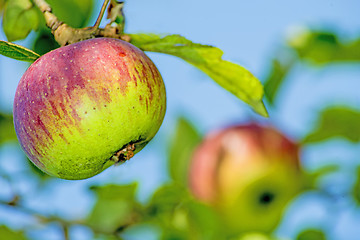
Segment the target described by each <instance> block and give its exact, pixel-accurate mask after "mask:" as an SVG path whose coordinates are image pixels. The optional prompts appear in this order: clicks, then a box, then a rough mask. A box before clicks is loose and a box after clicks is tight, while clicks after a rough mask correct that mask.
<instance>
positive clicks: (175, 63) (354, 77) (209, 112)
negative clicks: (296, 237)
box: [0, 0, 360, 240]
mask: <svg viewBox="0 0 360 240" xmlns="http://www.w3.org/2000/svg"><path fill="white" fill-rule="evenodd" d="M97 2H98V3H97V5H98V6H97V7H98V9H99V5H100V3H99V2H101V1H97ZM359 9H360V1H358V0H317V1H311V0H306V1H289V0H274V1H264V0H263V1H260V0H252V1H243V0H224V1H206V0H183V1H171V0H153V1H143V0H142V1H140V0H132V1H126V3H125V14H126V17H127V26H126V31H127V32H129V33H137V32H145V33H147V32H153V33H177V34H181V35H183V36H185V37H187V38H188V39H190V40H192V41H194V42H198V43H203V44H210V45H214V46H216V47H219V48H221V49H222V50H223V51H224V58H225V59H226V60H231V61H233V62H236V63H238V64H241V65H242V66H244V67H246V68H247V69H249V70H250V71H251V72H252V73H253V74H254V75H255V76H257V77H258V78H259V79H260V80H263V79H264V78H265V77H266V74H267V73H268V71H269V67H270V63H271V60H272V59H273V58H274V57H275V56H276V51H277V50H278V49H279V48H280V47H281V46H282V44H283V43H284V40H285V39H286V38H287V37H288V36H289V35H291V33H293V32H294V31H296V30H297V29H301V28H315V29H324V28H325V29H333V30H336V31H338V32H339V33H341V37H342V38H343V39H345V40H347V39H352V38H354V37H358V36H360V17H359ZM32 36H34V35H32ZM0 39H1V40H5V36H4V34H3V32H0ZM27 42H28V41H25V42H20V43H21V44H24V45H26V44H27ZM148 55H149V56H150V57H151V58H152V59H153V61H154V62H155V64H156V65H157V66H158V68H159V70H160V72H161V74H162V76H163V78H164V81H165V84H166V89H167V95H168V107H167V114H166V117H165V121H164V123H163V126H162V127H161V129H160V131H159V133H158V135H157V136H156V138H155V139H154V141H153V142H152V143H151V144H149V146H148V147H146V148H145V149H144V150H143V151H142V152H141V153H139V154H138V155H137V156H135V157H134V158H133V159H132V160H131V161H130V162H129V163H127V164H126V165H125V166H121V167H118V168H110V169H109V170H107V171H105V173H103V174H100V175H99V176H97V177H95V178H93V179H91V180H89V181H88V182H84V181H80V182H75V183H71V184H70V183H69V182H67V181H60V182H59V183H57V184H56V188H55V189H56V190H53V191H54V192H53V194H52V196H54V195H55V196H59V198H56V199H58V200H57V201H55V202H53V206H52V209H49V207H48V208H47V207H46V206H43V204H41V203H42V202H43V201H44V199H47V197H46V196H42V195H40V196H37V197H35V198H33V200H32V202H31V203H30V206H32V207H34V208H39V209H41V210H43V211H50V210H54V209H55V210H54V211H56V212H61V214H65V215H67V214H69V216H70V217H72V216H73V215H74V214H75V215H76V214H80V215H81V214H85V213H86V211H87V209H88V207H90V206H91V204H92V200H91V197H89V196H88V193H87V192H86V191H85V190H84V188H85V187H86V186H88V185H91V184H93V183H98V182H103V181H116V182H131V181H134V180H139V181H140V183H141V184H140V190H141V194H140V198H141V199H143V200H145V199H146V198H147V197H148V196H149V194H151V192H152V191H153V190H154V189H155V188H156V187H157V186H158V185H159V184H160V183H162V182H164V181H166V179H167V176H166V174H165V173H164V172H165V167H164V165H165V164H164V163H165V158H166V143H167V139H168V138H169V137H170V136H171V133H172V132H173V130H174V127H175V123H176V119H177V117H178V116H179V115H182V114H184V115H186V116H188V117H189V118H190V120H191V121H192V122H193V123H194V124H195V125H196V126H197V127H198V129H199V130H200V131H201V132H202V133H206V132H208V131H210V130H212V129H216V128H221V127H223V126H226V125H229V124H233V123H236V122H241V121H246V120H248V119H252V118H257V116H255V115H254V114H253V113H252V112H251V110H250V109H249V107H247V106H246V105H245V104H243V103H242V102H240V101H239V100H238V99H236V98H235V97H234V96H232V95H231V94H230V93H228V92H226V91H225V90H223V89H221V88H220V87H219V86H218V85H217V84H216V83H214V82H213V81H212V80H211V79H209V78H208V77H207V76H206V75H205V74H203V73H201V72H199V71H198V70H197V69H195V68H193V67H192V66H190V65H188V64H187V63H185V62H183V61H182V60H180V59H177V58H175V57H172V56H166V55H162V54H156V53H149V54H148ZM26 67H27V64H26V63H21V62H17V61H14V60H11V59H8V58H5V57H3V56H0V109H2V110H6V111H11V109H12V101H13V97H14V94H15V89H16V86H17V83H18V81H19V80H20V78H21V76H22V74H23V73H24V71H25V70H26ZM359 80H360V67H359V65H358V64H347V65H345V64H341V65H331V66H328V67H325V68H321V69H320V68H314V67H311V66H308V65H306V64H300V65H298V66H296V68H295V69H294V71H293V72H292V73H291V75H290V76H289V79H288V81H287V83H286V84H285V85H284V86H283V88H282V89H281V91H280V95H279V98H278V101H277V103H278V104H277V107H276V109H272V110H271V111H270V114H271V119H270V121H271V122H272V123H273V124H275V125H276V126H278V127H279V128H281V129H282V130H284V131H285V132H287V133H288V134H289V135H291V136H293V137H295V138H297V137H301V136H303V135H304V134H306V133H307V132H308V131H310V130H311V127H312V124H313V121H314V120H316V116H317V113H318V111H320V110H321V109H323V108H324V107H325V106H330V105H334V104H344V105H348V106H351V107H353V108H357V109H360V94H359V89H360V81H359ZM334 146H336V148H334ZM16 152H18V149H17V148H15V147H11V146H7V147H5V148H3V149H0V157H1V158H3V159H11V162H12V163H13V164H21V161H22V160H21V159H19V157H16ZM324 152H325V154H322V153H324ZM358 152H359V146H357V145H353V144H348V143H344V142H341V141H340V142H339V141H335V142H330V143H328V144H325V145H324V146H315V147H312V148H310V149H306V150H305V151H304V164H305V165H306V167H308V168H310V169H313V168H316V167H317V166H319V165H321V164H324V161H327V160H329V159H330V158H331V159H334V158H336V159H341V158H343V160H341V161H343V162H344V163H345V165H346V166H347V167H348V168H351V167H352V166H353V165H354V161H359V157H358V155H357V153H358ZM14 153H15V157H14V156H13V155H14ZM344 156H345V157H344ZM336 159H335V160H334V161H336ZM346 159H350V160H346ZM14 171H17V170H14ZM335 177H339V178H340V179H342V178H341V176H335ZM350 180H351V179H350ZM0 185H1V184H0ZM0 189H1V188H0ZM1 191H2V190H0V192H1ZM69 192H70V193H71V194H76V196H78V199H80V200H79V202H78V203H71V199H67V198H66V197H64V196H67V195H69ZM44 194H45V193H44ZM45 195H46V194H45ZM308 199H309V198H308V196H305V197H303V198H301V199H299V201H298V202H299V203H296V204H295V205H294V206H295V207H292V208H291V209H290V210H291V211H290V212H291V213H293V214H299V215H297V216H298V217H297V218H295V220H289V222H288V225H286V224H285V225H282V226H281V227H280V229H279V232H280V234H284V235H285V236H287V235H291V234H294V233H293V232H295V231H296V226H298V225H297V223H298V222H306V221H309V220H310V219H313V220H314V219H316V221H315V222H316V224H320V225H321V224H322V221H325V220H324V219H326V218H327V217H329V215H327V214H328V213H327V210H326V204H322V202H321V201H322V200H321V199H320V200H319V199H318V198H316V199H318V201H313V199H314V198H310V199H312V200H311V201H310V200H308ZM66 203H68V205H67V206H69V204H70V205H71V204H73V205H72V208H68V207H67V206H66ZM64 204H65V205H64ZM299 208H301V209H303V211H302V214H300V213H298V212H299V211H298V209H299ZM74 209H76V211H75V212H74ZM349 209H351V208H349ZM0 211H1V210H0ZM312 213H316V214H315V215H316V216H315V217H314V218H312V217H313V216H312V215H314V214H312ZM359 214H360V213H359V210H357V211H350V210H349V211H346V212H345V213H344V214H343V215H341V216H339V218H340V219H341V220H342V222H341V223H340V224H339V226H338V227H337V229H334V230H333V234H334V239H340V240H342V239H344V240H353V239H354V240H355V238H354V236H356V235H355V234H357V236H358V235H360V232H359V231H360V230H356V228H355V225H353V224H355V223H358V224H360V217H359ZM289 218H291V217H289ZM0 220H1V217H0ZM3 220H4V219H3ZM310 222H311V221H310ZM0 223H1V221H0ZM294 229H295V230H294ZM52 239H57V238H56V236H54V238H52ZM84 239H86V238H84ZM134 239H135V238H134Z"/></svg>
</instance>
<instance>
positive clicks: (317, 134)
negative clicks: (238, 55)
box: [0, 0, 360, 240]
mask: <svg viewBox="0 0 360 240" xmlns="http://www.w3.org/2000/svg"><path fill="white" fill-rule="evenodd" d="M127 4H129V5H130V1H126V2H123V1H117V0H104V1H101V3H97V2H96V1H93V0H76V1H71V0H64V1H56V0H0V13H1V19H2V31H3V33H4V39H0V54H1V55H3V56H4V58H2V59H5V57H6V59H12V60H11V61H12V63H13V64H15V63H16V64H17V63H18V62H20V61H21V62H24V63H25V64H26V68H27V70H26V71H25V70H24V72H22V74H21V75H22V77H21V78H19V79H18V86H17V89H16V91H15V92H14V93H13V96H14V103H13V107H12V113H11V112H6V111H5V110H2V109H1V108H0V144H1V147H0V164H1V165H0V166H1V167H0V178H1V179H0V180H1V181H0V189H4V190H0V193H1V194H0V205H1V208H0V213H1V214H0V215H2V216H3V217H0V225H1V226H0V238H1V239H2V238H4V239H14V240H17V239H65V240H67V239H99V240H100V239H104V240H105V239H106V240H110V239H164V240H165V239H168V240H170V239H208V240H211V239H239V240H259V239H268V240H281V239H297V240H311V239H340V238H339V237H337V236H338V235H339V234H338V233H335V232H333V231H334V229H335V228H336V226H338V225H339V224H344V223H343V222H341V216H343V214H345V213H346V212H348V211H351V210H353V209H354V211H355V210H356V211H359V209H360V207H359V203H360V171H359V169H360V167H359V165H360V164H359V162H358V160H353V159H351V158H352V157H351V156H352V155H351V154H353V152H354V151H352V149H350V148H345V149H341V146H340V147H339V145H341V144H350V145H351V144H354V145H358V143H359V141H360V130H359V128H358V126H357V123H358V122H359V119H360V111H359V110H358V109H356V108H353V107H351V106H348V105H347V104H334V103H332V104H327V105H326V106H325V108H323V109H322V110H318V111H315V110H314V111H313V110H312V112H313V114H312V116H313V118H314V119H313V123H312V124H309V126H307V127H306V128H303V130H304V131H303V132H301V133H300V134H299V133H296V132H295V130H294V129H292V128H288V129H286V128H284V127H282V126H281V120H279V119H280V118H281V117H283V116H282V113H281V111H280V110H279V108H280V107H279V106H281V104H283V103H284V102H287V100H286V99H285V98H284V89H286V87H288V86H289V85H291V83H292V81H290V80H289V79H290V78H291V76H292V75H294V72H295V73H296V72H297V73H298V72H299V71H297V69H299V68H300V69H301V72H307V71H308V72H311V71H312V70H313V69H326V68H329V67H331V66H336V65H344V66H350V67H351V66H356V67H358V64H359V60H360V41H359V38H355V39H350V40H349V39H345V40H344V39H342V38H341V37H340V36H341V34H340V32H336V31H326V30H322V29H312V28H305V29H302V30H301V31H297V32H296V33H294V34H292V35H291V36H290V37H289V38H288V39H287V40H286V41H284V42H283V43H282V45H281V46H280V47H278V49H277V50H276V53H275V54H274V56H272V58H273V59H272V62H271V64H270V67H269V69H267V74H265V76H264V77H263V78H262V81H260V80H259V79H258V78H257V77H256V75H255V74H253V73H252V72H251V71H250V70H248V68H246V67H243V66H242V65H239V64H236V63H234V62H232V61H228V60H225V58H224V57H223V54H224V52H223V51H222V50H220V48H217V47H214V46H212V45H207V44H213V43H212V42H211V41H207V39H202V40H200V41H201V42H205V43H206V44H200V43H195V42H193V41H191V40H189V39H188V38H186V37H184V36H183V35H182V33H181V32H180V33H170V34H158V33H157V34H155V33H133V32H128V31H127V26H128V24H130V23H131V21H132V19H131V18H126V12H127V6H128V5H127ZM144 6H145V5H144ZM138 7H141V6H138ZM133 11H134V10H133ZM184 14H185V13H184ZM185 15H186V14H185ZM105 17H106V19H104V18H105ZM139 17H140V16H139ZM91 21H94V24H93V25H91V26H89V25H90V22H91ZM144 21H146V19H144ZM164 21H165V20H164ZM231 24H232V23H231ZM213 31H214V32H216V31H217V30H216V29H213ZM153 53H161V54H162V55H165V56H173V57H175V58H177V59H179V61H180V62H181V63H179V64H183V63H186V64H190V65H191V66H192V67H193V68H194V69H197V70H196V71H197V72H196V73H197V74H198V73H201V74H204V76H206V77H205V78H206V80H207V82H209V84H213V83H214V86H216V87H217V88H219V89H223V90H224V92H226V93H229V95H231V97H232V98H233V99H234V101H235V102H236V104H237V103H239V104H240V107H241V109H245V111H247V112H246V113H245V114H244V115H246V116H247V117H246V119H244V120H241V121H240V120H238V119H237V120H236V121H234V120H230V119H228V120H227V121H225V122H224V121H223V122H222V123H221V125H217V126H216V127H212V128H207V129H205V130H204V127H203V126H202V123H196V120H191V119H192V116H191V114H189V113H188V114H184V113H183V114H177V118H176V121H174V123H173V124H172V125H171V124H169V123H168V122H167V121H166V114H167V113H166V112H169V111H170V112H171V111H173V110H172V109H171V107H173V106H174V104H169V99H170V103H171V96H170V93H169V91H167V90H166V89H167V88H171V85H172V84H175V83H173V82H172V81H171V80H170V79H167V78H166V77H168V74H163V73H162V69H161V68H158V67H157V59H156V58H154V57H153V56H155V55H153ZM225 54H226V52H225ZM244 58H246V56H244ZM0 60H1V59H0ZM4 70H5V69H4ZM1 74H3V73H1ZM175 74H176V73H175ZM178 74H179V73H178ZM357 74H358V72H357ZM2 76H4V75H2ZM201 76H202V77H204V76H203V75H201ZM357 76H358V75H357ZM0 80H1V81H3V79H0ZM4 81H6V80H4ZM195 81H196V80H194V82H195ZM211 81H213V82H211ZM165 86H166V88H165ZM206 86H208V85H206ZM354 87H355V88H356V86H354ZM187 88H189V89H191V88H192V86H187ZM307 88H308V89H309V90H311V88H312V86H307ZM335 88H336V87H335ZM326 90H327V89H324V91H326ZM201 91H202V94H204V93H206V92H208V91H209V90H208V88H203V89H201ZM171 93H173V92H171ZM307 93H308V92H305V93H304V92H302V95H301V97H302V98H301V99H297V101H298V102H302V101H306V98H307V96H306V94H307ZM178 94H179V95H181V94H182V95H181V96H182V97H183V98H186V97H187V96H186V95H185V96H184V94H183V93H180V92H179V93H178ZM285 96H286V94H285ZM288 97H289V98H290V96H288ZM211 98H213V99H217V98H221V96H217V95H212V96H211ZM197 101H198V102H192V103H191V104H192V105H196V104H200V98H199V100H197ZM241 104H242V105H241ZM203 107H204V108H208V109H211V110H210V111H211V113H212V115H220V114H221V113H222V112H221V111H220V110H219V109H217V108H215V107H213V106H207V107H206V106H203ZM222 107H223V108H231V106H222ZM234 111H235V109H234ZM164 117H165V120H164ZM164 125H165V126H164ZM159 128H160V131H159ZM161 129H166V131H163V132H161ZM158 131H159V132H158ZM165 132H166V134H165ZM334 139H335V140H334ZM339 139H340V140H339ZM336 140H338V141H340V143H339V142H336ZM154 141H155V142H156V144H154V143H153V142H154ZM334 141H335V143H334ZM324 144H325V145H326V144H330V147H329V146H328V147H327V148H326V147H325V148H324V147H323V146H322V145H324ZM159 146H161V147H159ZM164 146H165V147H164ZM164 148H166V150H164ZM355 148H356V147H355ZM149 149H152V151H154V152H156V153H157V154H156V158H160V159H161V158H162V156H164V157H163V158H164V159H165V160H164V161H163V162H161V164H159V165H161V168H162V169H163V175H165V176H166V179H164V180H163V181H162V182H161V184H158V185H157V186H156V188H153V189H152V191H151V193H149V194H148V196H147V198H146V199H143V198H141V197H139V196H142V194H141V193H142V192H144V189H143V188H142V186H143V185H144V184H145V185H146V181H145V183H144V182H143V183H141V182H139V181H125V182H124V181H119V176H118V174H119V173H122V174H124V173H126V174H130V176H131V175H133V174H135V172H140V174H141V175H146V176H148V177H149V178H148V179H153V178H157V177H158V176H157V175H158V173H157V172H154V171H152V168H151V167H150V164H151V162H150V164H149V163H146V161H148V160H149V159H147V158H146V156H150V155H149V154H148V155H146V154H143V152H144V151H150V150H149ZM309 149H310V150H309ZM324 149H325V151H329V152H330V153H331V150H333V151H339V152H341V153H344V154H338V155H336V154H335V156H336V157H339V156H340V158H341V159H340V160H338V161H334V160H332V159H329V158H330V157H331V155H330V156H328V155H327V154H326V153H324ZM329 149H331V150H329ZM357 150H358V148H357ZM2 152H4V153H3V154H2ZM309 152H311V153H312V154H318V156H319V157H318V159H320V160H321V161H322V162H323V163H322V164H317V165H316V164H315V165H316V166H317V167H316V168H313V169H311V168H309V166H308V165H307V161H309V160H308V158H309ZM307 154H308V155H307ZM14 155H15V156H14ZM135 155H136V157H135ZM348 156H350V157H348ZM15 158H16V159H17V160H13V159H15ZM348 158H349V160H348ZM357 158H358V156H357ZM12 161H14V162H16V167H15V168H14V167H13V166H14V164H13V165H12V164H11V162H12ZM345 161H347V164H344V162H345ZM132 162H139V164H138V166H136V168H135V167H133V168H132V167H131V166H130V164H131V163H132ZM147 164H148V165H147ZM119 169H120V170H119ZM345 177H346V178H351V179H352V181H351V179H350V181H344V179H345ZM64 179H66V180H64ZM79 180H81V181H79ZM334 186H335V187H334ZM341 186H342V187H341ZM79 192H80V193H79ZM306 196H312V198H310V201H311V200H312V199H316V200H317V201H318V202H320V203H321V204H324V205H326V206H329V209H331V213H329V214H328V216H330V218H331V219H332V221H326V220H327V219H325V217H324V219H323V222H321V224H316V223H302V224H300V223H298V224H295V225H296V226H295V227H293V231H292V232H289V231H284V230H283V229H284V228H287V227H289V226H290V225H291V224H290V223H289V222H292V223H294V222H295V223H296V217H297V216H298V215H301V208H302V207H304V205H305V203H304V202H303V203H302V205H301V204H300V203H299V202H301V201H303V199H304V198H306ZM57 202H58V205H57ZM84 205H86V207H84ZM59 206H60V207H59ZM59 209H60V210H59ZM79 209H83V210H82V212H81V211H80V212H79V211H78V210H79ZM84 209H85V210H84ZM61 211H64V212H66V214H64V213H63V212H61ZM356 220H357V221H358V222H360V220H359V218H357V219H356ZM287 224H288V225H287ZM337 234H338V235H337ZM354 234H355V230H354V233H353V231H352V229H350V233H349V234H348V235H347V236H351V237H354V236H355V235H354ZM340 235H341V234H340ZM344 236H345V235H344ZM354 239H355V238H354Z"/></svg>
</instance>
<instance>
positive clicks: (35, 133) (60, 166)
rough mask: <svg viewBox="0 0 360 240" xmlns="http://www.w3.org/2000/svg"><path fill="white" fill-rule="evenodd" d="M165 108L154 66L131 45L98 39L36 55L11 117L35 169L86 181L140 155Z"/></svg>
mask: <svg viewBox="0 0 360 240" xmlns="http://www.w3.org/2000/svg"><path fill="white" fill-rule="evenodd" d="M165 109H166V94H165V86H164V82H163V80H162V77H161V75H160V73H159V71H158V69H157V68H156V66H155V65H154V63H153V62H152V61H151V60H150V59H149V58H148V57H147V56H146V55H145V54H144V53H143V52H142V51H141V50H139V49H138V48H136V47H135V46H133V45H131V44H130V43H127V42H124V41H122V40H119V39H111V38H96V39H90V40H86V41H82V42H78V43H75V44H71V45H68V46H65V47H61V48H58V49H55V50H53V51H51V52H49V53H47V54H45V55H43V56H41V57H40V58H39V59H38V60H36V61H35V62H34V63H33V64H32V65H31V66H30V67H29V68H28V70H27V71H26V72H25V73H24V75H23V76H22V78H21V80H20V82H19V85H18V87H17V90H16V94H15V100H14V110H13V114H14V124H15V130H16V134H17V137H18V139H19V142H20V145H21V147H22V149H23V150H24V151H25V153H26V155H27V156H28V157H29V158H30V160H31V161H32V162H33V163H34V164H35V165H36V166H38V167H39V168H40V169H41V170H43V171H44V172H46V173H48V174H50V175H52V176H56V177H59V178H64V179H84V178H89V177H92V176H94V175H96V174H98V173H100V172H102V171H103V170H104V169H106V168H108V167H109V166H111V165H113V164H115V163H117V162H122V161H125V160H127V159H130V158H131V157H132V156H133V155H134V154H135V153H137V152H139V151H140V150H141V149H142V148H143V147H144V146H145V145H146V144H147V143H148V142H149V141H150V140H151V139H152V138H153V137H154V135H155V134H156V132H157V131H158V129H159V128H160V125H161V124H162V121H163V118H164V115H165Z"/></svg>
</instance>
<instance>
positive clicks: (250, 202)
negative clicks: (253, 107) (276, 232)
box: [189, 123, 304, 234]
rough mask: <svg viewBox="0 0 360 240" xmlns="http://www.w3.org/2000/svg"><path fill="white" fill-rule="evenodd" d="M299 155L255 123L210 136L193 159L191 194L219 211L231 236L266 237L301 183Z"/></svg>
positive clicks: (272, 131)
mask: <svg viewBox="0 0 360 240" xmlns="http://www.w3.org/2000/svg"><path fill="white" fill-rule="evenodd" d="M298 150H299V148H298V145H296V144H295V143H293V142H292V141H291V140H289V139H288V138H286V137H285V136H283V134H281V133H280V132H278V131H277V130H275V129H273V128H271V127H263V126H260V125H258V124H255V123H251V124H248V125H239V126H233V127H229V128H227V129H224V130H221V131H216V132H213V133H211V134H209V135H208V136H206V137H205V139H204V141H203V142H202V143H201V144H200V145H199V146H198V147H197V149H196V150H195V152H194V154H193V158H192V160H191V164H190V171H189V183H190V190H191V192H192V193H193V195H194V196H195V197H196V198H197V199H199V200H201V201H203V202H205V203H207V204H209V205H212V206H213V207H214V208H215V209H216V210H217V211H218V212H219V214H220V215H221V217H222V218H223V219H224V222H225V223H226V225H227V226H228V227H229V231H230V232H232V233H234V234H235V233H236V234H239V233H243V232H249V231H261V232H267V233H268V232H271V231H272V230H273V229H274V228H275V227H276V225H277V224H278V223H279V221H280V219H281V216H282V213H283V211H284V208H285V206H286V204H287V203H289V201H290V200H291V199H292V198H293V197H295V196H296V195H297V194H298V193H299V192H300V191H301V189H302V187H303V184H304V182H303V174H302V171H301V169H300V162H299V154H298V152H299V151H298Z"/></svg>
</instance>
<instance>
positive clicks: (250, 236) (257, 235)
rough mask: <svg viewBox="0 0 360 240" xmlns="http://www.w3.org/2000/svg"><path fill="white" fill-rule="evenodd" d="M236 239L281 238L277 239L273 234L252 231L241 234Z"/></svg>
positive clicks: (265, 239) (273, 239)
mask: <svg viewBox="0 0 360 240" xmlns="http://www.w3.org/2000/svg"><path fill="white" fill-rule="evenodd" d="M236 240H280V239H275V238H273V237H271V236H268V235H265V234H264V233H258V232H252V233H246V234H244V235H242V236H240V237H239V238H238V239H236Z"/></svg>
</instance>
